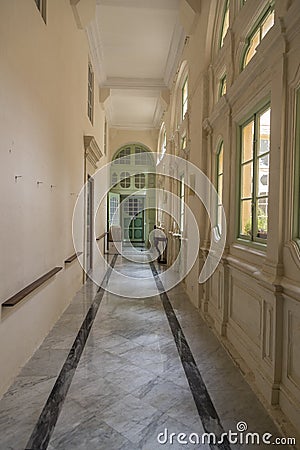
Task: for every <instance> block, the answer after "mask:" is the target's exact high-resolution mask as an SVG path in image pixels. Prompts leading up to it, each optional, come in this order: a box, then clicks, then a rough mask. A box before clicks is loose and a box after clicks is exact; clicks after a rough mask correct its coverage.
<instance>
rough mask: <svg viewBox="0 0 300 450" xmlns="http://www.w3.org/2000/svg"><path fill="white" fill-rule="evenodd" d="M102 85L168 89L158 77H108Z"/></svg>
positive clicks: (118, 87)
mask: <svg viewBox="0 0 300 450" xmlns="http://www.w3.org/2000/svg"><path fill="white" fill-rule="evenodd" d="M101 87H108V88H113V89H151V90H153V89H154V90H158V91H160V90H161V89H166V87H167V86H166V85H165V82H164V80H163V79H159V78H158V79H157V78H122V77H108V78H106V80H105V81H104V82H103V83H102V84H101Z"/></svg>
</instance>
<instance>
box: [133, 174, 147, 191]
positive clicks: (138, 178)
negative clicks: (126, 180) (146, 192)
mask: <svg viewBox="0 0 300 450" xmlns="http://www.w3.org/2000/svg"><path fill="white" fill-rule="evenodd" d="M134 184H135V187H136V188H137V189H143V188H144V187H145V184H146V177H145V174H144V173H137V174H136V175H135V176H134Z"/></svg>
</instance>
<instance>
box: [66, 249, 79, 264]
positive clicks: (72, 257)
mask: <svg viewBox="0 0 300 450" xmlns="http://www.w3.org/2000/svg"><path fill="white" fill-rule="evenodd" d="M80 255H82V252H78V253H74V255H72V256H69V258H67V259H65V261H64V263H65V264H70V263H71V262H73V261H74V260H75V259H77V258H78V257H79V256H80Z"/></svg>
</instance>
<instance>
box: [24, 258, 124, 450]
mask: <svg viewBox="0 0 300 450" xmlns="http://www.w3.org/2000/svg"><path fill="white" fill-rule="evenodd" d="M117 257H118V255H114V257H113V258H112V261H111V263H110V266H109V268H108V269H107V271H106V273H105V276H104V278H103V280H102V283H101V285H100V287H99V289H98V291H97V294H96V296H95V299H94V301H93V303H92V304H91V306H90V308H89V310H88V312H87V314H86V316H85V319H84V321H83V322H82V325H81V327H80V330H79V331H78V334H77V336H76V338H75V341H74V343H73V345H72V348H71V350H70V352H69V354H68V356H67V359H66V361H65V363H64V365H63V367H62V369H61V371H60V373H59V375H58V377H57V380H56V382H55V385H54V386H53V389H52V391H51V393H50V395H49V397H48V400H47V402H46V404H45V406H44V408H43V410H42V412H41V415H40V417H39V420H38V422H37V424H36V426H35V428H34V430H33V432H32V434H31V436H30V438H29V441H28V443H27V445H26V449H25V450H46V448H47V447H48V444H49V441H50V438H51V435H52V433H53V430H54V427H55V425H56V422H57V419H58V417H59V414H60V412H61V409H62V407H63V404H64V401H65V398H66V396H67V393H68V390H69V388H70V385H71V382H72V379H73V376H74V373H75V370H76V368H77V366H78V363H79V361H80V357H81V355H82V352H83V349H84V347H85V344H86V341H87V338H88V335H89V333H90V330H91V328H92V325H93V323H94V320H95V317H96V314H97V312H98V309H99V306H100V303H101V301H102V298H103V295H104V292H105V287H106V286H107V283H108V280H109V278H110V275H111V273H112V270H113V267H114V265H115V263H116V260H117Z"/></svg>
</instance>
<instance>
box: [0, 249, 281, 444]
mask: <svg viewBox="0 0 300 450" xmlns="http://www.w3.org/2000/svg"><path fill="white" fill-rule="evenodd" d="M128 256H129V258H130V254H129V255H125V256H124V255H123V256H121V255H111V256H109V263H110V267H109V268H108V270H107V272H106V274H105V276H104V279H103V282H102V285H101V286H100V288H98V286H96V285H95V284H93V283H92V282H91V281H88V282H87V283H85V284H84V285H83V287H82V288H81V290H80V291H79V292H78V293H77V294H76V296H75V297H74V299H73V301H72V302H71V304H70V306H69V307H68V308H67V309H66V311H65V312H64V314H63V315H62V316H61V318H60V319H59V321H58V322H57V323H56V325H55V326H54V328H53V329H52V330H51V332H50V333H49V335H48V336H47V337H46V338H45V340H44V342H43V343H42V345H41V346H40V348H39V349H38V350H37V351H36V353H35V354H34V355H33V357H32V358H31V359H30V361H29V362H28V363H27V364H26V365H25V366H24V368H23V369H22V371H21V373H20V374H19V375H18V377H17V378H16V380H15V382H14V384H13V385H12V386H11V388H10V389H9V391H8V392H7V393H6V394H5V395H4V397H3V399H2V400H1V402H0V449H1V450H2V449H3V450H4V449H5V450H8V449H9V450H21V449H23V450H24V449H27V450H33V449H40V450H42V449H46V448H48V449H52V450H53V449H57V450H77V449H78V450H79V449H80V450H102V449H103V450H117V449H120V450H121V449H122V450H136V449H145V450H155V449H159V448H170V449H180V448H187V449H193V448H201V449H202V448H203V449H209V448H222V449H228V448H233V449H238V448H250V447H251V448H253V449H254V448H267V445H264V444H263V443H262V442H260V443H259V444H257V443H255V444H254V445H250V443H248V445H247V444H243V443H242V441H239V442H237V443H236V444H229V443H228V440H227V439H226V438H225V439H224V442H223V443H220V444H219V445H216V446H214V443H213V441H212V440H211V441H210V445H208V441H207V440H206V441H205V443H203V444H201V442H202V441H201V436H202V434H203V433H204V432H206V433H215V434H216V435H217V436H219V437H220V435H221V433H222V432H228V431H229V430H232V432H236V430H237V423H238V422H245V423H246V424H247V426H248V431H249V432H251V433H254V432H256V433H259V435H260V436H262V435H263V434H264V433H270V434H272V436H273V437H272V438H271V439H272V441H273V439H274V438H275V437H279V436H280V432H279V430H278V429H277V427H276V426H275V424H274V422H273V421H272V419H271V418H270V416H269V415H268V413H267V412H266V410H265V409H264V407H263V406H262V404H261V403H260V402H259V400H258V399H257V397H256V396H255V394H254V393H253V392H252V391H251V389H250V387H249V385H248V384H247V382H246V381H245V380H244V377H243V376H242V375H241V372H240V370H239V368H238V365H239V364H240V362H241V361H239V360H238V359H236V360H235V362H236V365H235V364H234V363H233V362H232V361H233V360H232V358H230V357H229V356H228V355H227V353H226V352H225V350H224V349H223V347H222V345H221V344H220V342H219V341H218V340H217V338H216V337H215V335H214V334H213V332H212V331H211V329H210V328H209V326H208V325H207V324H206V323H205V322H204V321H203V320H202V318H201V317H200V314H199V312H198V311H197V310H196V309H195V307H194V306H193V305H192V303H191V302H190V300H189V298H188V296H187V294H186V293H185V289H184V286H183V284H180V285H178V286H177V287H175V288H174V289H172V290H171V291H169V292H167V293H164V292H163V287H162V285H161V282H160V279H159V273H160V271H161V270H163V266H158V265H157V263H150V264H149V263H148V262H147V258H148V254H147V252H140V262H139V263H138V262H132V261H130V260H129V259H127V257H128ZM120 273H121V274H124V275H126V274H130V275H131V277H133V276H135V277H136V278H137V279H139V280H141V279H142V280H143V281H142V282H143V286H144V289H147V288H148V287H151V288H153V286H154V285H156V286H157V295H155V296H152V297H149V298H141V299H139V298H132V297H130V296H129V297H118V296H116V295H114V294H112V293H110V292H109V290H110V289H111V290H113V284H114V283H115V282H116V281H117V279H118V276H119V274H120ZM127 288H128V286H127ZM130 288H131V290H132V292H133V293H135V294H136V292H135V289H136V286H135V285H134V283H132V282H131V286H130ZM126 290H127V289H126ZM135 296H136V295H135ZM239 426H242V425H239ZM241 430H242V429H241ZM161 433H163V434H161ZM171 433H175V434H176V435H174V436H173V437H172V434H171ZM180 433H184V434H185V435H186V437H183V436H181V437H180V436H179V435H180ZM241 434H242V433H240V435H241ZM196 435H197V436H196ZM178 436H179V438H178ZM245 436H246V432H245V433H244V438H245ZM158 437H159V439H160V442H158V439H157V438H158ZM197 437H198V438H199V441H197V440H196V439H197ZM188 439H191V441H190V442H188V443H187V441H186V442H185V443H182V442H183V441H185V440H188ZM211 439H212V438H211ZM197 442H198V443H197ZM250 442H251V441H250ZM281 448H289V447H288V446H286V445H281Z"/></svg>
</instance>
